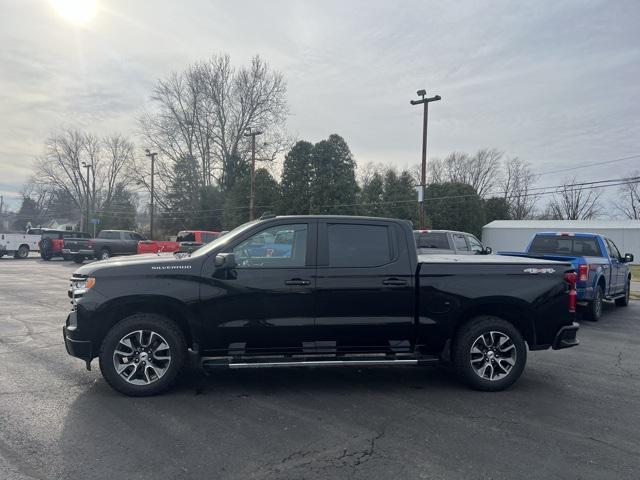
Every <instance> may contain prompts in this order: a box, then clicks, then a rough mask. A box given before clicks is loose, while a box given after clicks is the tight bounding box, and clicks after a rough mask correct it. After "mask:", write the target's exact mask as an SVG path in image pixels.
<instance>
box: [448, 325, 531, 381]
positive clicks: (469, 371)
mask: <svg viewBox="0 0 640 480" xmlns="http://www.w3.org/2000/svg"><path fill="white" fill-rule="evenodd" d="M451 359H452V361H453V365H454V368H455V371H456V373H457V375H458V378H459V379H460V380H461V381H462V382H464V383H465V384H467V385H468V386H470V387H471V388H474V389H476V390H482V391H485V392H497V391H500V390H504V389H505V388H508V387H510V386H511V385H513V384H514V383H515V381H516V380H518V378H520V375H522V372H523V371H524V367H525V365H526V363H527V345H526V344H525V342H524V339H523V338H522V334H521V333H520V332H519V331H518V329H517V328H516V327H515V326H514V325H513V324H511V323H509V322H507V321H506V320H503V319H502V318H499V317H494V316H490V315H483V316H480V317H476V318H474V319H472V320H470V321H469V322H468V323H466V324H465V325H463V326H462V327H461V328H460V330H459V331H458V333H457V334H456V336H455V338H454V340H453V346H452V351H451ZM489 368H491V370H489Z"/></svg>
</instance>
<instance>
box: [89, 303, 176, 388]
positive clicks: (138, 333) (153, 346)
mask: <svg viewBox="0 0 640 480" xmlns="http://www.w3.org/2000/svg"><path fill="white" fill-rule="evenodd" d="M185 357H186V342H185V339H184V335H183V334H182V331H181V330H180V329H179V328H178V326H177V325H176V324H175V323H173V322H172V321H171V320H169V319H168V318H166V317H163V316H161V315H157V314H153V313H137V314H135V315H132V316H130V317H127V318H125V319H124V320H122V321H120V322H119V323H118V324H116V325H115V326H114V327H113V328H112V329H111V330H109V332H108V333H107V336H106V337H105V339H104V341H103V342H102V347H101V349H100V371H101V372H102V376H103V377H104V378H105V380H106V381H107V383H109V385H111V387H113V388H114V389H115V390H117V391H118V392H120V393H123V394H125V395H128V396H132V397H143V396H149V395H156V394H158V393H160V392H162V391H164V390H167V389H168V388H169V387H171V385H173V383H174V382H175V380H176V378H177V376H178V374H179V373H180V371H181V370H182V367H183V364H184V361H185Z"/></svg>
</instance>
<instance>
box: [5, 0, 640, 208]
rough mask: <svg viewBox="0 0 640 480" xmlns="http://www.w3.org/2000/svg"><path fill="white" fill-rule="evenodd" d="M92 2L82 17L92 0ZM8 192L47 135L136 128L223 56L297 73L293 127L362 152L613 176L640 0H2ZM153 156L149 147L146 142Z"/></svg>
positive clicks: (639, 76)
mask: <svg viewBox="0 0 640 480" xmlns="http://www.w3.org/2000/svg"><path fill="white" fill-rule="evenodd" d="M86 2H88V3H89V4H91V3H95V10H93V11H90V12H89V14H88V15H87V16H88V17H91V18H78V17H82V16H83V15H82V14H83V12H84V11H85V8H84V7H83V4H85V3H86ZM0 12H2V14H1V15H0V45H1V47H0V194H1V195H3V196H4V198H5V202H8V204H9V206H10V207H13V208H17V206H19V198H20V195H19V192H20V189H21V187H22V185H23V184H24V183H25V181H27V179H28V178H29V176H30V175H31V174H32V163H33V160H34V158H35V157H37V156H39V155H41V154H42V153H43V149H44V146H43V144H44V141H45V139H46V137H47V135H48V134H49V133H51V132H54V131H56V129H59V128H62V127H72V128H80V129H84V130H87V131H91V132H93V133H95V134H99V135H104V134H109V133H116V132H117V133H123V134H126V135H130V136H135V135H136V134H137V131H138V128H137V123H136V118H137V117H138V116H139V115H140V113H141V112H142V111H143V110H144V109H146V108H148V107H149V97H150V94H151V90H152V88H153V86H154V84H155V83H156V81H157V80H158V79H160V78H163V77H165V76H167V75H168V74H169V73H170V72H172V71H176V70H181V69H183V68H184V67H186V66H187V65H188V64H189V63H191V62H194V61H198V60H203V59H206V58H208V57H210V56H211V55H213V54H216V53H222V52H224V53H229V54H230V55H231V58H232V60H233V62H234V63H236V64H238V65H240V64H246V63H248V62H249V60H250V59H251V57H252V56H254V55H255V54H259V55H261V56H262V57H263V58H265V59H266V60H267V61H268V62H270V64H271V65H272V67H273V68H275V69H277V70H279V71H281V72H282V73H283V74H284V75H285V78H286V80H287V85H288V102H289V109H290V116H289V118H288V121H287V128H288V130H289V131H290V132H291V133H292V134H293V135H295V136H296V137H297V138H300V139H306V140H310V141H313V142H317V141H319V140H321V139H323V138H326V137H327V136H328V135H329V134H331V133H338V134H340V135H342V136H343V137H344V138H345V140H346V141H347V142H348V144H349V145H350V147H351V149H352V151H353V153H354V156H355V158H356V160H357V162H358V163H359V165H364V164H366V163H368V162H374V163H389V164H392V165H394V166H396V167H398V168H400V169H402V168H413V167H414V166H415V165H416V164H417V163H418V162H419V161H420V152H421V150H420V149H421V141H422V139H421V123H422V115H421V113H422V112H421V107H414V106H411V105H410V104H409V100H410V99H412V98H416V91H417V90H419V89H422V88H424V89H426V91H427V94H428V95H429V96H432V95H436V94H438V95H440V96H441V97H442V100H441V101H439V102H436V103H432V104H431V106H430V117H429V141H428V157H429V158H436V157H444V156H446V155H447V154H448V153H450V152H452V151H467V152H473V151H475V150H478V149H480V148H483V147H493V148H498V149H500V150H504V151H505V152H506V154H507V155H510V156H518V157H520V158H523V159H525V160H527V161H529V162H530V163H531V165H532V167H533V170H534V171H536V172H538V173H541V174H542V175H541V177H540V179H539V181H538V184H539V185H557V184H558V182H559V181H561V180H562V176H563V175H565V174H564V173H563V174H546V172H552V171H555V170H558V169H564V168H572V169H573V168H575V170H571V171H568V172H567V173H566V174H567V175H571V176H573V175H576V177H577V178H578V179H579V180H594V179H601V178H618V177H619V176H621V175H624V174H626V173H630V172H631V171H632V170H634V169H640V158H634V159H629V160H626V161H621V162H615V163H612V164H608V165H606V167H605V166H603V167H600V168H599V167H598V166H594V167H588V168H582V169H581V168H580V166H581V165H585V164H592V163H597V162H600V161H603V162H604V161H609V160H614V159H617V158H623V157H627V156H631V155H635V154H640V28H639V27H638V25H640V2H638V1H636V0H632V1H615V2H604V1H589V0H584V1H575V2H559V1H546V0H544V1H543V0H541V1H531V2H512V1H492V2H489V1H455V2H428V1H406V0H403V1H393V0H390V1H372V0H368V1H347V0H341V1H325V0H323V1H313V2H312V1H304V0H290V1H278V0H270V1H264V0H263V1H252V0H244V1H242V2H233V1H230V0H229V1H204V0H183V1H180V2H176V1H168V0H135V1H134V0H0ZM137 145H138V147H139V153H140V154H142V152H143V149H144V148H145V145H143V144H141V143H140V142H138V143H137Z"/></svg>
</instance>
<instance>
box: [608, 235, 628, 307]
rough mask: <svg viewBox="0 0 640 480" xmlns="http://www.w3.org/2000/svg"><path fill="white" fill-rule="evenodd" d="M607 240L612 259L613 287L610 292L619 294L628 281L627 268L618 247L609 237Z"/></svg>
mask: <svg viewBox="0 0 640 480" xmlns="http://www.w3.org/2000/svg"><path fill="white" fill-rule="evenodd" d="M605 241H606V242H607V250H608V251H609V257H610V259H611V289H610V291H609V293H611V294H614V295H615V294H617V293H620V292H622V291H623V290H624V288H625V286H626V282H627V278H626V270H627V269H626V268H625V265H624V263H622V262H621V261H620V258H621V257H620V252H619V251H618V247H616V244H615V243H613V242H612V241H611V240H609V239H608V238H606V239H605Z"/></svg>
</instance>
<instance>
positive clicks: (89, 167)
mask: <svg viewBox="0 0 640 480" xmlns="http://www.w3.org/2000/svg"><path fill="white" fill-rule="evenodd" d="M82 166H83V167H84V168H86V169H87V223H86V224H85V227H86V229H87V231H88V230H89V211H90V208H91V203H90V200H91V189H90V188H89V169H92V170H93V164H92V163H87V162H82ZM95 184H96V172H95V171H94V172H93V185H94V187H93V188H94V189H95ZM94 195H95V191H94ZM82 230H84V228H83V229H82ZM94 237H95V235H94Z"/></svg>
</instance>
